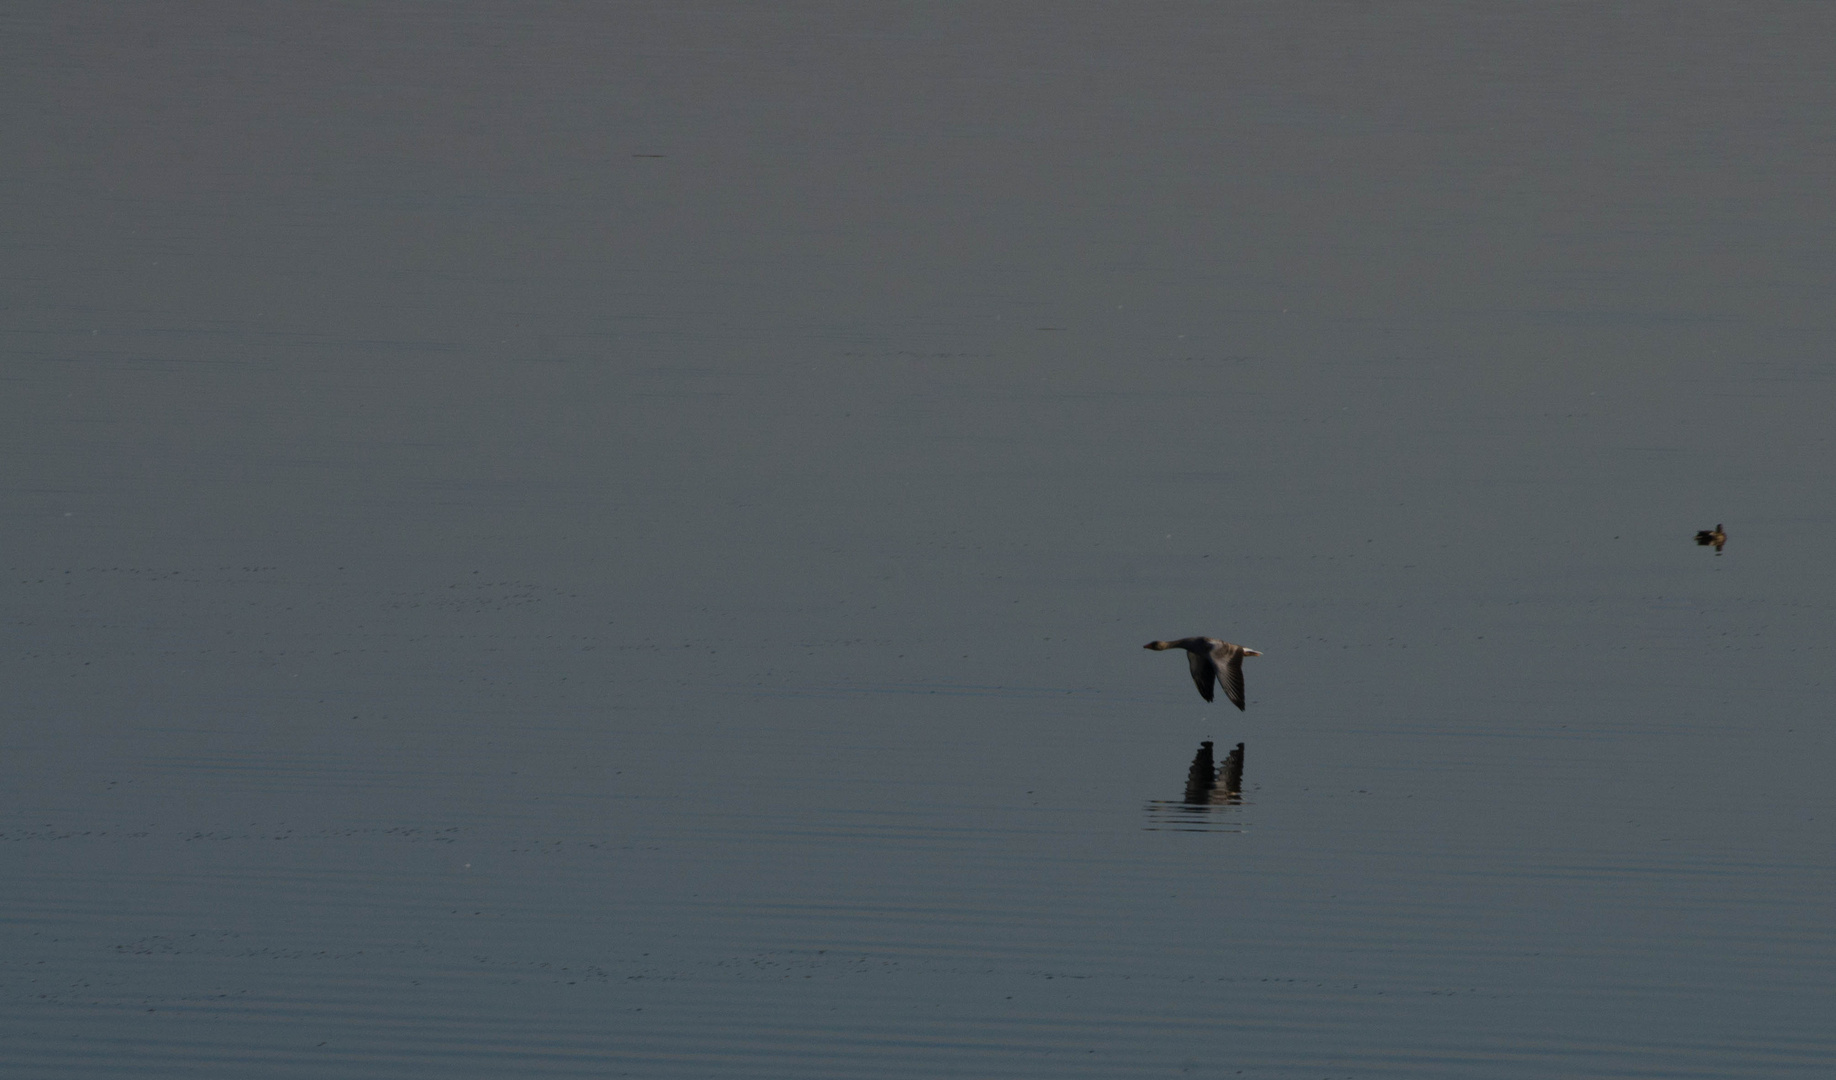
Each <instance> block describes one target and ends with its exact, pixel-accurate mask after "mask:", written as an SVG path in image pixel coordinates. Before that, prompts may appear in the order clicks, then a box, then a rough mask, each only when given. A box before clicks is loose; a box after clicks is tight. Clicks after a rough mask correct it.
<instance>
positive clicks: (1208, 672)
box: [1142, 637, 1262, 709]
mask: <svg viewBox="0 0 1836 1080" xmlns="http://www.w3.org/2000/svg"><path fill="white" fill-rule="evenodd" d="M1142 648H1144V649H1153V650H1154V651H1155V652H1165V651H1167V650H1168V649H1184V650H1186V663H1187V664H1189V665H1191V667H1192V681H1193V682H1195V683H1197V684H1198V692H1199V695H1200V696H1201V697H1203V698H1204V699H1205V700H1206V701H1211V700H1212V687H1213V686H1215V685H1216V684H1218V683H1223V684H1224V696H1225V697H1227V698H1229V699H1230V703H1231V704H1232V705H1235V706H1236V707H1237V708H1238V709H1242V708H1243V658H1244V657H1246V656H1261V655H1262V654H1261V653H1259V652H1257V651H1256V650H1255V649H1246V648H1244V647H1243V646H1241V645H1232V644H1231V643H1230V642H1228V641H1219V640H1218V639H1217V638H1209V637H1188V638H1180V639H1179V640H1178V641H1150V642H1148V643H1147V644H1146V645H1143V646H1142Z"/></svg>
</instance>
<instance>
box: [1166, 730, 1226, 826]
mask: <svg viewBox="0 0 1836 1080" xmlns="http://www.w3.org/2000/svg"><path fill="white" fill-rule="evenodd" d="M1242 805H1243V744H1242V743H1238V744H1237V746H1236V749H1234V750H1232V751H1231V752H1230V753H1228V754H1226V755H1224V763H1223V764H1222V765H1220V764H1218V763H1217V759H1216V757H1215V756H1214V755H1213V753H1212V748H1211V743H1209V742H1202V743H1200V744H1199V748H1198V753H1196V754H1193V755H1192V764H1191V765H1190V766H1188V767H1187V768H1186V794H1185V797H1184V798H1182V799H1180V800H1179V801H1177V802H1175V801H1173V800H1172V799H1151V800H1149V801H1148V804H1147V815H1148V825H1147V827H1148V828H1149V829H1171V830H1177V831H1186V832H1242V831H1243V825H1244V822H1243V820H1242V819H1241V818H1240V817H1239V816H1238V810H1239V808H1240V807H1242Z"/></svg>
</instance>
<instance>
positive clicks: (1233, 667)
mask: <svg viewBox="0 0 1836 1080" xmlns="http://www.w3.org/2000/svg"><path fill="white" fill-rule="evenodd" d="M1218 681H1219V682H1221V683H1223V684H1224V696H1225V697H1227V698H1229V699H1230V703H1231V704H1232V705H1235V706H1236V707H1237V709H1238V710H1239V711H1242V710H1243V654H1242V653H1232V654H1231V657H1230V659H1229V660H1226V661H1225V662H1224V667H1223V669H1222V670H1220V671H1219V672H1218ZM1207 700H1209V698H1208V699H1207Z"/></svg>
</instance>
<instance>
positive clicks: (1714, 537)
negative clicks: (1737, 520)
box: [1696, 522, 1728, 555]
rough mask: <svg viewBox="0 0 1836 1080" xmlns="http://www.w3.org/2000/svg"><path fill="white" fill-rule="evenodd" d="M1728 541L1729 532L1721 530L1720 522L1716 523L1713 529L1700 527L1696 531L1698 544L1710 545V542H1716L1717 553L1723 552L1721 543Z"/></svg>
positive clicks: (1701, 545) (1702, 545)
mask: <svg viewBox="0 0 1836 1080" xmlns="http://www.w3.org/2000/svg"><path fill="white" fill-rule="evenodd" d="M1727 542H1728V534H1727V533H1725V532H1722V531H1721V525H1720V523H1719V522H1718V523H1716V525H1715V528H1714V529H1713V530H1710V529H1698V530H1697V531H1696V546H1698V547H1708V546H1709V545H1710V544H1714V545H1715V554H1717V555H1719V554H1721V545H1723V544H1725V543H1727Z"/></svg>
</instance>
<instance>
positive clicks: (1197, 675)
mask: <svg viewBox="0 0 1836 1080" xmlns="http://www.w3.org/2000/svg"><path fill="white" fill-rule="evenodd" d="M1186 665H1187V666H1188V667H1190V668H1191V669H1192V681H1193V682H1195V683H1197V684H1198V688H1199V695H1200V696H1201V697H1203V698H1204V699H1205V700H1206V701H1210V700H1211V699H1212V693H1211V687H1212V684H1213V683H1214V682H1215V681H1216V680H1217V674H1218V665H1217V663H1216V661H1214V660H1212V659H1211V657H1209V656H1207V655H1205V654H1204V653H1202V652H1194V651H1188V652H1187V653H1186ZM1237 681H1238V682H1239V683H1240V682H1242V681H1243V680H1242V676H1241V675H1239V676H1238V678H1237ZM1239 693H1241V691H1239Z"/></svg>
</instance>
